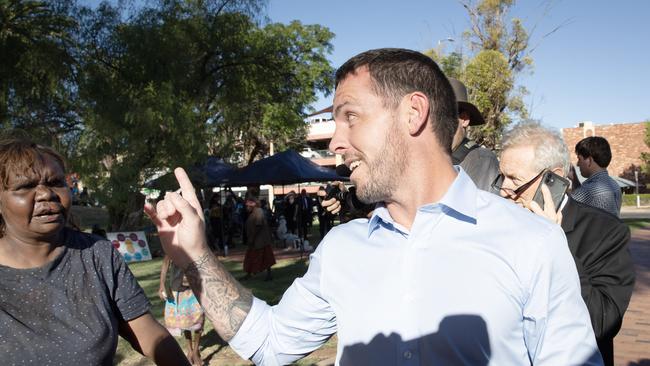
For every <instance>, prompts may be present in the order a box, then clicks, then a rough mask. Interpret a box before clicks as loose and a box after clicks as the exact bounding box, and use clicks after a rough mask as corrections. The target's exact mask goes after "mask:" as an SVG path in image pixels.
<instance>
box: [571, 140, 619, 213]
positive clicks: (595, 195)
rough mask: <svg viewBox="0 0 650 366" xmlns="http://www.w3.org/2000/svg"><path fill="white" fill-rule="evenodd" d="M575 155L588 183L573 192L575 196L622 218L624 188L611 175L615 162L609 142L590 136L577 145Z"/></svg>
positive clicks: (574, 197) (585, 202)
mask: <svg viewBox="0 0 650 366" xmlns="http://www.w3.org/2000/svg"><path fill="white" fill-rule="evenodd" d="M575 152H576V155H577V157H578V168H580V174H581V175H582V176H583V177H586V178H587V180H585V181H584V182H583V183H582V185H581V186H579V187H576V188H575V189H574V190H573V192H571V197H573V199H575V200H576V201H578V202H582V203H584V204H587V205H589V206H593V207H596V208H600V209H601V210H605V211H607V212H609V213H611V214H612V215H615V216H617V217H618V216H619V215H620V213H621V202H622V197H621V188H620V187H619V186H618V184H617V183H616V181H615V180H614V179H612V177H610V176H609V173H607V167H608V166H609V163H610V162H611V161H612V150H611V149H610V147H609V142H607V140H606V139H605V138H604V137H600V136H591V137H587V138H584V139H582V140H580V141H579V142H578V143H577V144H576V149H575Z"/></svg>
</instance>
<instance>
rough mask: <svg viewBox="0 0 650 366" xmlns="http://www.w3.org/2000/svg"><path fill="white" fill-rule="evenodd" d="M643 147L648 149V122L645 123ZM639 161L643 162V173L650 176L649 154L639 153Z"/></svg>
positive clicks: (649, 124)
mask: <svg viewBox="0 0 650 366" xmlns="http://www.w3.org/2000/svg"><path fill="white" fill-rule="evenodd" d="M644 141H645V145H646V146H647V147H649V148H650V120H648V121H646V122H645V138H644ZM641 160H643V162H644V166H643V172H644V173H645V174H646V175H650V153H641Z"/></svg>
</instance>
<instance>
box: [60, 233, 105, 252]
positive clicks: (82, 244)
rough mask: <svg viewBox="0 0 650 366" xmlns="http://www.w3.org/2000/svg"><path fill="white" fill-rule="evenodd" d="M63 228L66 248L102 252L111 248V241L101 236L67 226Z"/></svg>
mask: <svg viewBox="0 0 650 366" xmlns="http://www.w3.org/2000/svg"><path fill="white" fill-rule="evenodd" d="M65 230H66V232H65V246H66V247H68V249H73V250H81V251H102V252H103V251H110V250H111V247H112V245H111V242H109V241H108V240H106V239H104V238H102V237H101V236H97V235H94V234H89V233H84V232H82V231H77V230H74V229H69V228H66V229H65Z"/></svg>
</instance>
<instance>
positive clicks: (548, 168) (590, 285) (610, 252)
mask: <svg viewBox="0 0 650 366" xmlns="http://www.w3.org/2000/svg"><path fill="white" fill-rule="evenodd" d="M570 164H571V163H570V160H569V154H568V150H567V148H566V145H565V144H564V141H563V140H562V137H561V136H560V134H559V133H558V132H557V131H553V130H549V129H547V128H544V127H542V126H541V125H539V124H537V123H531V122H527V123H522V124H519V125H517V126H515V127H514V128H513V129H512V130H510V131H509V132H508V133H506V134H505V135H504V137H503V140H502V150H501V160H500V170H501V174H500V175H499V177H497V179H496V180H495V184H494V186H495V187H494V188H495V189H499V190H500V192H501V196H503V197H505V198H508V199H511V200H513V201H515V202H516V203H518V204H520V205H522V206H523V207H526V208H528V209H530V210H531V211H532V212H534V213H536V214H538V215H541V216H544V217H546V218H548V219H549V220H551V221H554V222H556V223H558V224H560V225H561V226H562V229H563V230H564V233H565V234H566V237H567V241H568V244H569V249H570V251H571V254H572V255H573V258H574V260H575V263H576V267H577V270H578V274H579V276H580V285H581V292H582V297H583V299H584V301H585V303H586V304H587V308H588V309H589V315H590V317H591V323H592V326H593V328H594V333H595V334H596V340H597V342H598V348H599V349H600V352H601V354H602V356H603V360H604V362H605V365H614V336H615V335H616V334H617V333H618V331H619V329H620V327H621V323H622V321H623V315H624V314H625V310H626V309H627V305H628V303H629V301H630V297H631V296H632V290H633V287H634V267H633V265H632V260H631V258H630V254H629V251H628V247H627V245H628V242H629V240H630V231H629V229H628V228H627V226H626V225H625V224H623V223H622V222H621V221H620V220H619V219H618V218H617V217H616V216H614V215H611V214H609V213H607V212H605V211H603V210H600V209H597V208H594V207H591V206H588V205H585V204H583V203H580V202H577V201H575V200H574V199H573V198H571V197H570V196H569V195H568V194H567V193H566V187H567V186H568V185H566V184H565V181H566V180H565V178H564V177H566V176H567V174H568V172H569V168H570ZM554 197H555V199H554Z"/></svg>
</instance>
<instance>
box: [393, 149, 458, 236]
mask: <svg viewBox="0 0 650 366" xmlns="http://www.w3.org/2000/svg"><path fill="white" fill-rule="evenodd" d="M419 160H420V164H414V163H413V162H411V165H410V166H409V173H410V174H408V173H407V174H406V175H404V176H403V177H402V178H403V179H401V182H402V184H401V186H400V187H399V188H398V189H397V192H396V193H395V194H394V195H393V198H392V199H391V200H388V201H386V202H385V204H386V208H387V209H388V212H389V213H390V216H391V217H392V218H393V220H395V222H397V223H398V224H400V225H402V226H404V227H406V228H407V229H409V230H410V229H411V226H412V225H413V221H414V220H415V216H416V214H417V210H418V208H420V207H422V206H424V205H426V204H430V203H434V202H438V201H440V199H441V198H442V197H443V196H444V195H445V193H447V191H448V190H449V187H450V186H451V185H452V183H453V182H454V179H456V176H457V175H458V173H457V172H456V170H455V169H454V168H453V166H452V165H451V159H450V157H449V156H448V155H444V156H442V157H440V158H439V159H435V158H432V159H419ZM422 160H424V161H422Z"/></svg>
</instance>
